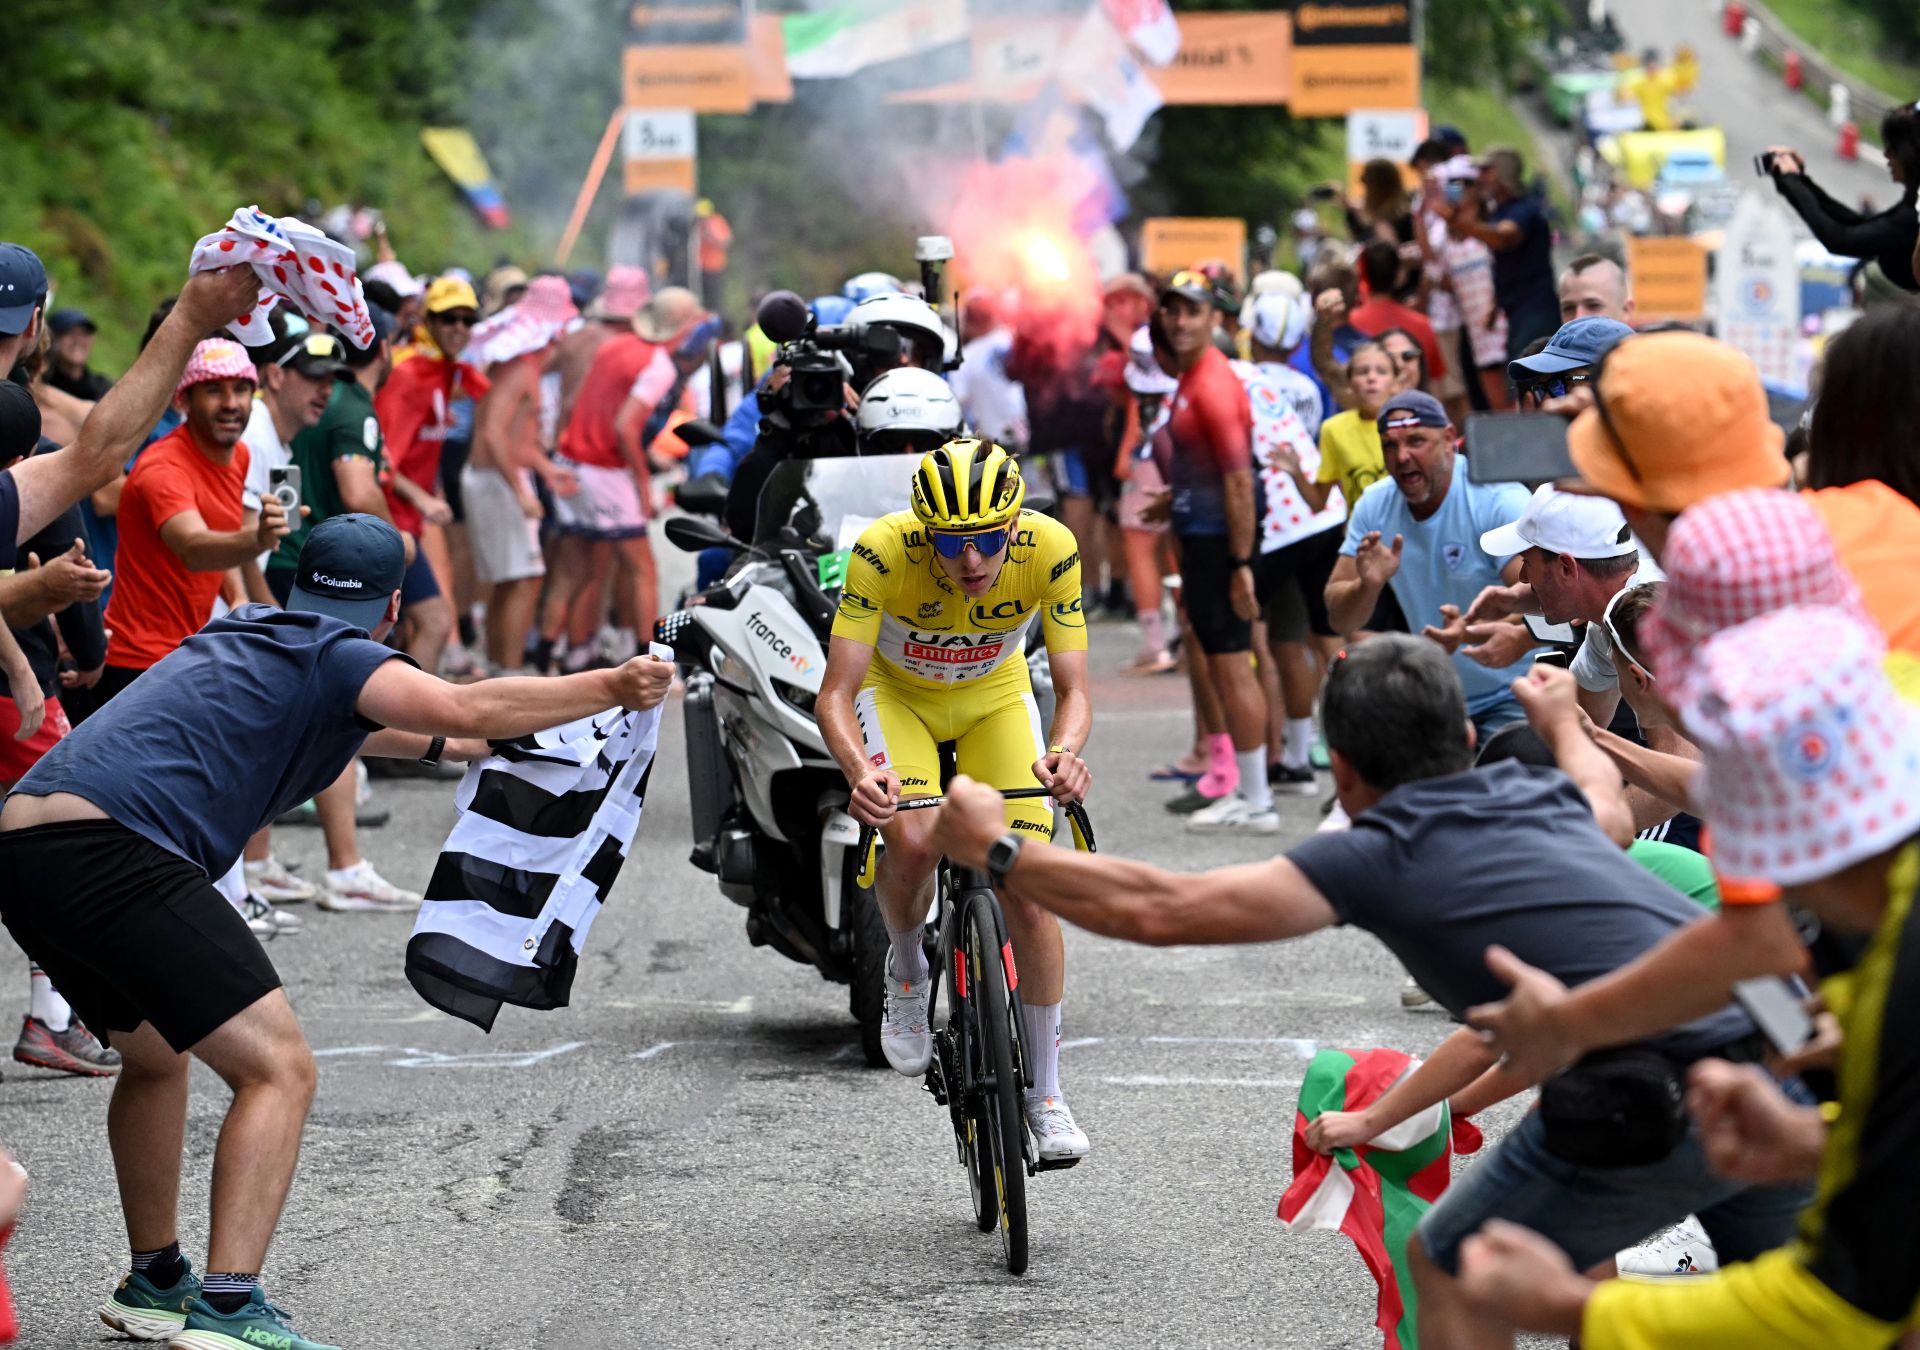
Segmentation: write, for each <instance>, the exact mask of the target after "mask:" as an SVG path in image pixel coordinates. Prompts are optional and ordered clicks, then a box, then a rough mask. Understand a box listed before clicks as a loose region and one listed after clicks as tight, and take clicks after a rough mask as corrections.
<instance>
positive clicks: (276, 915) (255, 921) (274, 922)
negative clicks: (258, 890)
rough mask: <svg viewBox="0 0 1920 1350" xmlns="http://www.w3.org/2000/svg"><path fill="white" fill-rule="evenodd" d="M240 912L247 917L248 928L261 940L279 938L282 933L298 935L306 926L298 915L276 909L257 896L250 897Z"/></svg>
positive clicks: (243, 903)
mask: <svg viewBox="0 0 1920 1350" xmlns="http://www.w3.org/2000/svg"><path fill="white" fill-rule="evenodd" d="M240 912H241V913H242V914H244V915H245V916H246V919H247V927H248V928H251V929H252V930H253V935H254V936H255V937H259V938H277V937H279V936H280V935H281V934H282V933H297V932H299V931H300V930H301V928H302V927H304V926H305V925H303V924H302V923H301V922H300V916H299V915H298V914H289V913H287V912H286V911H285V910H282V909H275V908H274V907H273V906H272V905H270V904H268V903H267V902H266V901H265V900H262V899H261V898H260V897H259V896H257V895H249V896H248V897H247V898H246V900H245V901H243V902H242V904H241V908H240Z"/></svg>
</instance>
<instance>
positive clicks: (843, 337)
mask: <svg viewBox="0 0 1920 1350" xmlns="http://www.w3.org/2000/svg"><path fill="white" fill-rule="evenodd" d="M770 310H772V311H775V312H773V313H770V312H769V311H770ZM783 319H784V320H785V322H784V323H783V322H782V320H783ZM803 325H804V327H803ZM760 326H761V327H762V328H763V329H764V330H765V331H766V332H767V333H768V335H769V336H775V337H777V336H780V334H781V333H783V332H784V333H791V334H792V335H793V336H792V337H791V338H789V339H787V340H786V341H784V342H783V344H782V346H781V348H780V355H779V356H778V358H776V363H775V365H774V368H773V370H772V372H771V373H769V375H768V376H767V381H766V383H765V384H764V385H763V386H762V387H761V389H760V391H759V397H760V408H761V418H760V434H759V436H758V437H757V438H756V439H755V441H754V444H753V449H752V450H750V451H748V452H747V454H746V456H745V457H744V458H743V459H741V461H740V463H739V465H738V467H737V468H735V470H734V473H733V483H732V485H731V487H730V488H729V489H728V491H727V507H726V514H725V517H724V519H725V522H726V526H727V528H728V529H729V530H731V531H732V532H733V534H734V537H735V538H737V539H747V540H751V539H752V538H753V537H754V529H755V514H756V512H757V511H758V509H759V503H760V489H761V488H762V487H763V486H765V484H766V481H767V475H768V474H769V473H771V472H772V471H773V466H774V465H776V464H778V463H779V462H780V461H781V460H784V459H795V458H799V459H828V458H834V457H838V456H844V455H851V454H853V453H854V450H855V446H854V425H853V416H854V414H855V412H856V411H857V410H858V409H859V406H860V395H861V394H862V393H863V392H864V391H865V390H866V388H867V386H868V385H870V384H872V383H873V381H874V380H875V379H876V378H878V377H879V376H880V375H882V374H884V373H885V372H887V371H889V370H898V369H900V368H901V367H903V366H912V367H915V368H917V369H920V370H929V371H938V370H939V369H940V368H941V367H942V366H943V365H944V364H945V353H946V338H945V336H944V334H943V333H942V332H941V327H940V316H939V315H938V314H936V313H935V312H934V310H933V308H932V306H930V305H928V304H927V303H926V302H925V301H924V300H916V299H914V298H913V297H912V296H910V295H903V294H900V293H897V292H894V293H886V294H880V295H874V296H870V297H868V298H867V299H865V300H863V301H861V302H860V303H859V304H857V305H855V306H854V307H853V310H852V312H851V313H849V314H848V316H847V321H846V323H845V324H841V325H835V326H832V327H822V326H821V325H820V324H819V323H818V322H817V321H816V320H814V319H813V318H812V317H811V316H810V315H809V314H808V313H807V310H806V306H805V305H804V303H803V302H802V301H801V300H800V299H799V297H798V296H795V295H793V294H792V293H791V292H782V291H776V292H775V293H774V294H773V295H771V296H769V297H768V298H767V301H766V302H765V303H764V304H762V306H761V310H760Z"/></svg>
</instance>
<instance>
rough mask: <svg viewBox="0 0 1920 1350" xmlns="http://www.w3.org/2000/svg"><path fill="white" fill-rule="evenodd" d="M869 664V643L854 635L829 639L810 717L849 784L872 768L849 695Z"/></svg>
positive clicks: (871, 659)
mask: <svg viewBox="0 0 1920 1350" xmlns="http://www.w3.org/2000/svg"><path fill="white" fill-rule="evenodd" d="M872 664H873V644H871V643H868V642H862V641H860V640H859V639H858V638H850V637H834V638H830V639H829V640H828V642H827V670H826V673H825V674H824V675H822V676H821V677H820V695H819V697H818V698H817V699H816V700H815V701H814V705H813V711H814V716H815V717H817V718H818V719H819V721H820V739H821V740H823V741H825V742H826V745H827V753H828V754H830V755H832V756H833V760H834V763H836V764H838V765H839V766H840V772H841V773H843V774H845V775H846V777H847V786H849V787H852V786H853V785H855V784H857V783H858V782H859V781H860V780H861V779H863V778H865V777H866V776H867V774H868V771H869V770H870V768H871V767H872V766H871V765H869V764H868V763H867V750H866V742H865V741H864V740H863V739H862V738H861V735H860V721H859V718H858V717H856V716H855V715H854V711H853V696H854V695H855V694H856V693H858V692H859V690H860V682H861V681H862V680H864V679H866V678H867V667H868V666H870V665H872Z"/></svg>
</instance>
